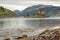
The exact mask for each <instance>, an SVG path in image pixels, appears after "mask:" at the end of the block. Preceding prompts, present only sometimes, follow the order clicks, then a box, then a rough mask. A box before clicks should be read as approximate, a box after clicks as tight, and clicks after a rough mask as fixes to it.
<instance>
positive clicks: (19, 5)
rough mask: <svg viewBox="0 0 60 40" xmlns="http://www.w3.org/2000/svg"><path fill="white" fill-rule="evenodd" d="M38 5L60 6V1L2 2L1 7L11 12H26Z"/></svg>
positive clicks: (8, 0)
mask: <svg viewBox="0 0 60 40" xmlns="http://www.w3.org/2000/svg"><path fill="white" fill-rule="evenodd" d="M38 4H45V5H54V6H60V1H59V0H0V5H2V6H4V7H6V8H8V9H11V10H15V9H18V10H20V11H22V10H24V9H25V8H27V7H29V6H32V5H38Z"/></svg>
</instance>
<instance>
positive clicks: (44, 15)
mask: <svg viewBox="0 0 60 40" xmlns="http://www.w3.org/2000/svg"><path fill="white" fill-rule="evenodd" d="M26 17H29V18H45V17H48V15H47V14H39V13H36V14H32V15H27V16H26Z"/></svg>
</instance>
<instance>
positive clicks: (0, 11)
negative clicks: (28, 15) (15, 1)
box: [0, 6, 17, 18]
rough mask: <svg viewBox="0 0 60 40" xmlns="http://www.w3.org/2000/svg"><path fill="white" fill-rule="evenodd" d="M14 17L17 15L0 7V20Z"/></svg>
mask: <svg viewBox="0 0 60 40" xmlns="http://www.w3.org/2000/svg"><path fill="white" fill-rule="evenodd" d="M16 16H17V14H16V13H14V12H13V11H11V10H9V9H6V8H3V7H1V6H0V18H5V17H16Z"/></svg>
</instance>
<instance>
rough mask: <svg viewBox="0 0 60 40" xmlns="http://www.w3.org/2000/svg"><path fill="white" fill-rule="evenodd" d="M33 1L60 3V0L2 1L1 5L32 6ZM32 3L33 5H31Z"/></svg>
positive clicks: (0, 0)
mask: <svg viewBox="0 0 60 40" xmlns="http://www.w3.org/2000/svg"><path fill="white" fill-rule="evenodd" d="M32 1H36V2H37V1H40V2H41V1H51V2H52V1H53V2H56V1H57V2H59V1H60V0H0V3H2V4H15V5H31V4H33V2H32ZM30 2H32V3H30Z"/></svg>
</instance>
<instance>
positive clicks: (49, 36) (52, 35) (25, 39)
mask: <svg viewBox="0 0 60 40" xmlns="http://www.w3.org/2000/svg"><path fill="white" fill-rule="evenodd" d="M13 39H14V40H60V28H59V29H54V30H45V31H44V32H42V33H41V34H38V35H33V36H27V35H23V36H20V37H15V38H13ZM4 40H11V39H10V38H8V37H7V38H5V39H4Z"/></svg>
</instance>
